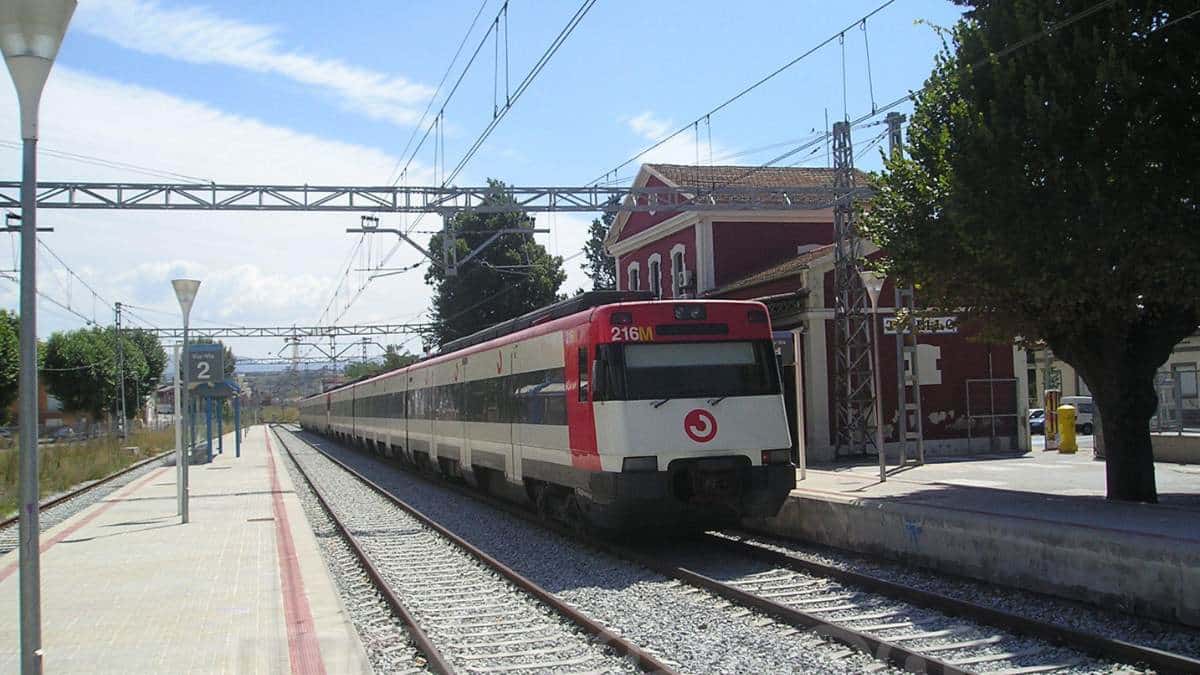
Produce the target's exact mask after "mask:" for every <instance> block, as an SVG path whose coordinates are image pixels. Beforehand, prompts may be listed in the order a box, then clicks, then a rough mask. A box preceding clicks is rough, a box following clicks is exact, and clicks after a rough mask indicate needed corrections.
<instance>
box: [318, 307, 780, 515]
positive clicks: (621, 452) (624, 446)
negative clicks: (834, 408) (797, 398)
mask: <svg viewBox="0 0 1200 675" xmlns="http://www.w3.org/2000/svg"><path fill="white" fill-rule="evenodd" d="M300 424H301V426H302V427H303V428H304V429H305V430H307V431H311V432H316V433H319V434H323V435H326V436H330V437H333V438H335V439H340V440H342V441H346V442H350V443H354V444H357V445H359V446H362V447H365V448H367V449H368V450H370V451H372V452H374V453H376V454H379V455H383V456H386V457H392V458H397V459H399V460H402V461H403V462H405V463H409V464H412V465H415V466H416V467H418V468H420V469H422V470H425V471H431V472H437V473H440V474H442V475H444V476H446V477H448V478H452V479H456V480H458V479H461V480H464V481H465V482H467V483H469V484H470V485H472V486H474V487H476V488H479V489H481V490H484V491H487V492H490V493H494V494H497V495H501V496H504V497H506V498H511V499H517V500H527V501H528V502H529V503H530V504H531V505H532V506H533V507H535V508H536V509H537V510H538V512H539V513H542V514H544V515H545V516H547V517H548V518H552V519H556V520H560V521H563V522H566V523H569V524H572V525H579V526H586V527H590V528H594V529H596V530H601V531H630V530H645V529H662V528H688V529H697V528H699V529H703V528H708V527H718V526H722V525H728V524H732V523H735V522H737V521H738V520H739V519H741V518H744V517H755V516H770V515H774V514H775V513H777V512H778V510H779V508H780V507H781V506H782V504H783V502H784V500H785V499H786V497H787V495H788V493H789V492H790V491H791V490H792V489H794V487H795V481H796V473H795V467H794V465H793V464H792V461H791V447H792V440H791V431H790V429H789V426H788V421H787V412H786V407H785V404H784V401H783V395H782V386H781V380H780V369H779V364H778V362H777V360H776V356H775V351H774V348H773V344H772V341H771V326H770V319H769V316H768V314H767V311H766V308H765V307H764V306H763V305H762V304H761V303H758V302H752V301H739V300H707V299H690V300H689V299H685V300H657V299H654V298H653V296H651V295H649V294H648V293H646V292H644V291H643V292H636V291H634V292H629V291H599V292H590V293H584V294H581V295H578V296H576V297H574V298H571V299H568V300H565V301H562V302H559V303H556V304H554V305H551V306H549V307H545V308H542V309H539V310H536V311H534V312H531V313H529V314H526V315H524V316H521V317H518V318H516V319H513V320H510V321H506V322H504V323H501V324H498V325H496V326H493V327H491V328H488V329H486V330H483V331H480V332H478V333H475V334H473V335H470V336H467V337H464V338H461V339H458V340H454V341H452V342H449V343H447V344H445V345H443V346H442V349H441V350H440V352H439V353H438V354H437V355H434V356H431V357H428V358H426V359H424V360H422V361H419V362H417V363H415V364H413V365H411V366H407V367H404V368H400V369H397V370H393V371H391V372H388V373H384V374H381V375H378V376H375V377H372V378H370V379H365V380H362V381H358V382H353V383H349V384H345V385H342V386H340V387H337V388H334V389H332V390H330V391H326V392H323V393H321V394H317V395H314V396H309V397H307V398H305V399H303V400H302V401H301V403H300Z"/></svg>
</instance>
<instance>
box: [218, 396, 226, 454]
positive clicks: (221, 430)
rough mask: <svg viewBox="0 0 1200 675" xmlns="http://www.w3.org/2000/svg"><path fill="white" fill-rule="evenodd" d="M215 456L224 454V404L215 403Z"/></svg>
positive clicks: (222, 402)
mask: <svg viewBox="0 0 1200 675" xmlns="http://www.w3.org/2000/svg"><path fill="white" fill-rule="evenodd" d="M216 408H217V454H218V455H223V454H225V402H224V401H217V405H216Z"/></svg>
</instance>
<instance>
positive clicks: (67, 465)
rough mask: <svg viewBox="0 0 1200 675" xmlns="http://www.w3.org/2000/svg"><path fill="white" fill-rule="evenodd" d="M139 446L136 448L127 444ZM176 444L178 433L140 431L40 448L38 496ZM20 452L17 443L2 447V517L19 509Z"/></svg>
mask: <svg viewBox="0 0 1200 675" xmlns="http://www.w3.org/2000/svg"><path fill="white" fill-rule="evenodd" d="M130 446H136V447H137V450H136V451H131V450H125V449H123V448H124V447H130ZM174 447H175V432H174V430H172V429H164V430H161V431H150V430H141V431H135V432H133V433H132V434H130V435H129V441H128V443H123V442H122V441H121V439H120V438H97V439H92V440H89V441H84V442H81V443H62V444H54V445H42V446H39V447H38V452H39V453H40V455H41V470H40V472H39V473H40V474H41V475H40V481H39V482H40V484H41V489H40V492H39V495H40V496H41V500H42V501H45V498H46V497H49V496H52V495H55V494H58V493H60V492H65V491H67V490H69V489H71V488H73V487H75V486H76V485H79V484H80V483H85V482H87V481H92V480H97V479H99V478H103V477H105V476H107V475H108V474H110V473H114V472H117V471H120V470H121V469H124V468H125V467H127V466H129V465H130V464H133V463H135V462H139V461H141V460H143V459H146V458H147V457H150V456H151V455H156V454H158V453H160V452H162V451H164V450H169V449H171V448H174ZM17 462H18V451H17V448H16V446H15V445H14V447H12V448H8V449H4V450H0V518H8V517H9V516H12V515H13V514H15V513H16V512H17V504H18V495H17V479H18V463H17Z"/></svg>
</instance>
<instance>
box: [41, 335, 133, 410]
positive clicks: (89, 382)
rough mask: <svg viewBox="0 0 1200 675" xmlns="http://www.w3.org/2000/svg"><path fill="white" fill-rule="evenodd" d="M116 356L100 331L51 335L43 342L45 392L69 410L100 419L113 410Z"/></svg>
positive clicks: (109, 338) (111, 343)
mask: <svg viewBox="0 0 1200 675" xmlns="http://www.w3.org/2000/svg"><path fill="white" fill-rule="evenodd" d="M116 361H117V352H116V349H115V345H114V343H113V339H112V336H109V335H107V334H106V331H105V330H104V329H102V328H82V329H80V330H74V331H68V332H65V333H54V334H53V335H51V336H50V339H49V340H47V341H46V356H45V364H44V366H43V373H42V375H43V377H44V378H45V380H46V389H47V390H48V391H49V392H50V393H51V394H53V395H54V396H56V397H58V399H59V400H60V401H62V404H63V406H65V407H66V409H68V410H81V411H86V412H89V413H91V414H92V416H93V417H96V418H99V417H101V416H102V415H103V414H104V413H105V412H108V411H112V410H113V409H114V402H115V399H116V395H117V366H116Z"/></svg>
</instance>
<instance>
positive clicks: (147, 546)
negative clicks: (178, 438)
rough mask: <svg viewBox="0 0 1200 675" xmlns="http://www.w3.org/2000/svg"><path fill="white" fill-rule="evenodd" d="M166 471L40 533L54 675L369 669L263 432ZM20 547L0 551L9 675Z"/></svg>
mask: <svg viewBox="0 0 1200 675" xmlns="http://www.w3.org/2000/svg"><path fill="white" fill-rule="evenodd" d="M225 448H227V450H226V452H225V453H224V454H222V455H218V456H217V457H215V458H214V461H213V462H212V463H211V464H207V465H199V466H193V467H191V470H190V493H191V501H190V522H189V523H188V524H186V525H181V524H180V523H179V517H178V515H176V487H175V468H174V466H166V467H161V468H156V469H154V470H153V471H151V472H150V473H148V474H146V475H144V476H142V477H140V478H139V479H137V480H135V481H133V482H132V483H130V484H129V485H127V486H125V487H123V488H121V489H120V490H118V491H117V492H114V493H113V494H112V495H110V496H109V497H107V498H104V499H102V500H100V501H99V502H97V503H96V504H93V505H92V506H90V507H88V508H86V509H84V510H83V511H81V512H80V513H77V514H76V515H74V516H73V517H71V518H69V519H67V520H66V521H64V522H63V523H61V524H59V525H57V526H55V527H54V528H52V529H50V530H48V531H46V532H43V533H42V537H41V549H42V556H41V581H42V645H43V649H44V657H43V664H44V667H45V670H46V672H55V673H74V672H78V673H84V672H86V673H99V672H104V673H118V672H119V673H131V672H256V673H288V672H293V673H300V672H303V673H325V672H329V673H343V672H344V673H355V672H369V671H370V666H369V663H368V662H367V658H366V655H365V652H364V651H363V648H362V644H361V642H360V640H359V638H358V635H357V634H356V632H355V629H354V626H353V625H352V624H351V623H350V621H349V619H348V616H347V613H346V611H345V609H344V608H343V607H342V604H341V601H340V599H339V596H338V594H337V591H336V589H335V587H334V583H333V581H332V580H331V578H330V575H329V572H328V569H327V568H326V565H325V562H324V560H323V559H322V556H321V553H320V550H319V548H318V545H317V541H316V538H315V536H314V535H313V531H312V529H311V527H310V526H309V524H308V521H307V519H306V518H305V515H304V512H303V511H302V509H301V505H300V503H299V501H298V499H297V498H296V495H295V493H294V490H293V485H292V481H291V479H290V477H289V475H288V473H287V471H286V469H285V468H284V466H283V460H282V459H281V455H280V454H279V450H278V448H275V447H272V446H271V445H270V443H269V442H268V440H267V435H266V427H263V426H258V427H252V428H250V429H248V430H247V431H246V435H245V437H244V441H243V444H242V456H241V458H235V457H234V452H233V442H232V434H231V435H230V436H229V437H227V438H226V439H225ZM17 601H18V573H17V553H16V551H13V552H11V553H8V554H6V555H4V556H3V557H0V611H2V612H3V614H4V616H5V617H6V620H4V621H0V672H9V673H14V672H17V671H18V670H19V664H20V661H19V657H18V654H17V647H18V644H19V638H18V628H17V626H18V622H17V620H16V619H17V617H18V602H17Z"/></svg>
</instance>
